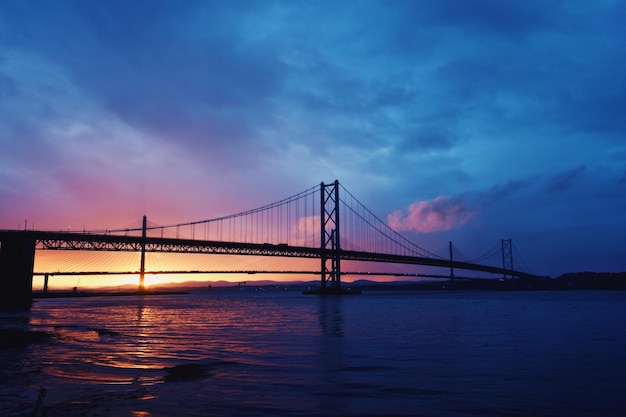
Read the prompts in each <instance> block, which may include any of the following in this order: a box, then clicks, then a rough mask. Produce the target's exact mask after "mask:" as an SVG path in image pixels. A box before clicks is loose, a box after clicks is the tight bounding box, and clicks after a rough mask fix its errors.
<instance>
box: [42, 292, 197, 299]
mask: <svg viewBox="0 0 626 417" xmlns="http://www.w3.org/2000/svg"><path fill="white" fill-rule="evenodd" d="M181 294H189V292H188V291H99V290H96V291H49V292H43V291H37V292H35V291H33V298H35V299H37V298H73V297H128V296H133V295H141V296H150V295H181Z"/></svg>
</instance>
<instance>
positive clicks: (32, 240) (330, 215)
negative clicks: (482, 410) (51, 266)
mask: <svg viewBox="0 0 626 417" xmlns="http://www.w3.org/2000/svg"><path fill="white" fill-rule="evenodd" d="M340 214H341V215H340ZM499 243H500V244H499V245H497V246H496V249H497V251H496V250H495V249H493V250H491V251H490V254H491V256H492V257H493V255H494V254H495V253H496V252H499V253H498V254H501V261H502V265H501V266H494V265H487V264H484V263H479V262H480V260H484V259H485V257H484V256H483V257H481V258H478V260H474V261H472V260H469V261H462V260H456V259H454V257H453V248H452V243H451V242H450V247H449V249H450V251H449V257H442V256H439V255H436V254H434V253H432V252H430V251H428V250H426V249H423V248H421V247H420V246H418V245H416V244H415V243H413V242H411V241H410V240H409V239H407V238H405V237H404V236H402V235H401V234H399V233H398V232H396V231H394V230H393V229H392V228H391V227H390V226H389V225H387V223H386V222H384V221H382V220H380V219H379V218H378V217H377V216H376V215H374V214H373V213H372V212H371V211H370V210H369V209H367V208H366V207H365V206H364V205H363V204H362V203H361V202H360V201H359V200H357V199H356V197H354V196H353V195H352V194H351V193H350V192H349V191H348V190H346V189H345V188H344V187H343V186H341V185H340V184H339V182H338V181H334V182H333V183H331V184H324V183H321V184H320V185H319V186H315V187H312V188H309V189H308V190H305V191H303V192H301V193H298V194H296V195H293V196H291V197H288V198H285V199H282V200H280V201H277V202H274V203H271V204H268V205H264V206H261V207H258V208H256V209H252V210H248V211H243V212H240V213H236V214H232V215H228V216H222V217H218V218H212V219H208V220H202V221H196V222H187V223H179V224H173V225H168V226H162V225H154V224H149V223H148V221H147V219H146V217H145V216H144V217H143V222H142V224H141V226H138V227H134V228H120V229H105V230H92V231H83V232H69V231H67V232H65V231H40V230H2V231H0V285H2V289H3V291H2V296H0V306H3V305H15V304H17V305H22V306H23V305H30V302H31V298H32V281H33V275H44V274H45V275H46V287H47V279H48V276H49V275H80V274H85V275H99V274H107V273H115V274H138V275H139V277H140V278H139V287H138V290H139V292H142V291H144V290H145V287H144V279H145V275H146V274H150V273H165V272H169V273H209V272H211V271H199V270H185V271H146V268H145V263H146V253H150V252H162V253H187V254H220V255H253V256H274V257H288V258H306V259H318V260H319V266H320V267H319V270H316V271H309V272H310V273H317V274H319V275H320V287H319V289H318V290H316V291H315V293H320V294H325V293H345V292H346V290H344V288H343V287H342V285H341V277H342V275H347V274H353V275H356V274H364V275H367V274H369V272H359V271H344V270H342V261H356V262H361V263H362V262H367V263H372V262H374V263H380V264H387V265H389V264H395V265H398V264H400V265H419V266H428V267H438V268H446V269H449V271H450V273H449V274H448V275H443V274H442V275H434V274H419V273H398V272H395V273H391V274H393V275H399V276H403V275H404V276H432V277H448V278H451V279H454V278H455V273H454V271H455V270H466V271H479V272H485V273H491V274H497V275H499V276H500V277H505V278H508V277H518V278H519V277H530V276H533V274H532V273H529V272H525V271H520V270H515V269H514V268H513V247H512V243H511V240H510V239H508V240H501V242H499ZM36 250H73V251H107V252H121V251H126V252H137V253H140V254H141V258H140V265H139V269H138V270H136V271H123V272H106V271H65V272H64V271H56V272H55V271H34V258H35V251H36ZM221 272H227V271H221ZM230 272H240V273H259V272H265V273H305V272H302V271H299V272H298V271H262V270H249V269H248V270H241V271H230ZM384 274H385V273H384V272H382V273H377V274H375V275H384Z"/></svg>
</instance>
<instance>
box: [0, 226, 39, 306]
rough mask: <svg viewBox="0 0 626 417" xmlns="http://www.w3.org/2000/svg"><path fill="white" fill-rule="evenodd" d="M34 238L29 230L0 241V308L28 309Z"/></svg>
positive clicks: (30, 298)
mask: <svg viewBox="0 0 626 417" xmlns="http://www.w3.org/2000/svg"><path fill="white" fill-rule="evenodd" d="M34 266H35V239H34V238H33V237H31V236H30V233H29V232H23V233H15V234H14V235H11V236H6V235H5V236H4V237H3V239H2V242H0V309H2V310H14V309H20V310H21V309H28V308H30V306H31V303H32V297H33V268H34Z"/></svg>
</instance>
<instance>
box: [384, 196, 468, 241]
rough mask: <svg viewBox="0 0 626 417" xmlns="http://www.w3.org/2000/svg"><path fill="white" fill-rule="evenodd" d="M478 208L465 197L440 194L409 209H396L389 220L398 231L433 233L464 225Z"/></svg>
mask: <svg viewBox="0 0 626 417" xmlns="http://www.w3.org/2000/svg"><path fill="white" fill-rule="evenodd" d="M477 213H478V210H477V209H476V208H475V207H473V206H472V205H470V204H468V203H467V202H465V201H463V199H461V198H459V197H451V196H439V197H437V198H435V199H434V200H430V201H416V202H414V203H413V204H411V205H410V206H409V208H408V209H407V210H396V211H394V212H393V213H391V214H389V216H387V222H388V223H389V226H391V228H392V229H394V230H395V231H397V232H401V231H414V232H418V233H433V232H440V231H446V230H450V229H456V228H460V227H462V226H464V225H465V224H466V223H467V222H468V221H469V220H470V219H471V218H472V217H474V216H475V215H476V214H477Z"/></svg>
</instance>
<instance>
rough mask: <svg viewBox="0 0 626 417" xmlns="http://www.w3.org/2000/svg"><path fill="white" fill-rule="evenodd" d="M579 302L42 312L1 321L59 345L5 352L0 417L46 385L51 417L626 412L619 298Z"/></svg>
mask: <svg viewBox="0 0 626 417" xmlns="http://www.w3.org/2000/svg"><path fill="white" fill-rule="evenodd" d="M577 294H578V293H569V292H566V293H541V292H516V293H464V292H450V293H449V292H445V293H442V292H437V293H435V292H432V293H430V292H418V293H392V292H385V293H380V294H364V295H362V296H357V297H353V296H349V297H317V296H314V297H309V296H302V295H301V294H299V293H296V292H291V293H289V292H279V291H276V292H273V293H262V292H258V293H255V292H252V291H250V292H231V293H220V292H218V291H214V292H207V293H204V294H190V295H170V296H163V297H157V296H154V297H152V296H145V297H141V296H129V297H103V298H80V297H76V298H66V299H47V300H42V301H40V302H38V303H35V306H34V307H33V309H32V310H31V311H30V312H28V313H23V314H22V315H21V316H19V317H14V316H10V315H8V316H0V318H1V319H2V320H3V321H2V322H1V323H0V324H1V325H3V326H24V327H28V328H29V329H31V330H37V331H45V332H49V333H51V334H52V335H53V338H52V340H51V341H49V342H46V343H39V344H33V345H30V346H28V347H27V348H25V349H22V350H4V351H2V350H0V357H1V358H2V362H1V363H2V364H3V366H0V377H1V378H0V380H3V381H11V384H6V383H2V384H0V395H2V398H3V399H7V401H6V405H5V404H0V415H7V416H12V415H15V416H17V415H27V414H29V413H31V412H32V405H33V404H34V401H35V400H36V395H37V392H38V390H39V388H40V387H45V389H46V390H47V395H46V397H45V404H44V405H45V407H46V413H47V414H46V415H47V416H48V417H54V416H63V417H72V416H83V415H100V416H149V417H163V416H171V415H177V416H201V415H241V416H245V415H255V416H291V415H312V416H322V415H324V416H360V415H363V414H368V415H378V416H384V415H389V414H393V413H395V414H396V415H406V414H407V413H408V414H409V415H410V413H411V412H413V411H415V410H418V409H425V410H434V411H436V413H434V414H433V415H456V416H464V417H469V416H470V415H475V412H476V410H477V409H480V410H483V411H485V413H486V414H490V415H500V414H499V413H500V412H501V411H504V412H506V413H507V414H508V415H511V416H525V415H537V411H538V410H546V412H547V413H549V414H550V413H551V414H553V415H560V414H559V413H561V414H563V413H564V412H567V414H568V415H580V413H578V414H577V410H582V409H585V410H593V411H594V413H593V414H594V415H603V414H602V407H604V408H607V407H608V409H609V411H611V410H613V411H614V410H616V409H618V408H619V407H621V408H622V409H624V407H626V403H625V402H624V400H623V396H620V394H619V393H620V392H622V391H623V390H622V388H624V384H623V370H624V369H626V359H624V356H623V355H621V354H618V353H616V352H621V351H623V349H622V347H623V346H624V344H625V343H626V336H624V334H623V332H620V331H619V329H618V324H617V323H621V322H623V321H624V320H626V311H625V310H624V309H623V302H624V299H623V294H621V293H619V292H612V293H602V294H600V293H593V294H594V295H596V294H600V295H597V296H596V298H595V299H593V298H583V297H581V296H578V295H577ZM586 297H590V296H589V295H587V296H586ZM564 322H567V323H568V326H563V323H564ZM539 323H540V325H539ZM572 347H575V349H574V348H572ZM585 364H593V366H588V365H585ZM512 375H514V376H515V377H514V378H513V377H512ZM528 381H533V384H532V386H531V385H529V384H528ZM606 381H611V384H610V385H608V386H607V384H606ZM494 386H497V387H498V389H497V390H494V389H493V387H494ZM534 386H539V387H540V389H534V388H533V387H534ZM572 392H575V393H577V395H576V396H571V395H570V393H572ZM583 392H584V393H585V395H582V393H583ZM459 398H462V399H463V400H462V401H461V400H459ZM8 399H10V401H8ZM565 399H567V401H568V403H567V404H571V405H570V406H568V407H567V408H563V407H564V405H563V404H564V403H563V401H564V400H565ZM3 401H4V400H3ZM480 407H483V408H480ZM485 407H486V408H485ZM604 415H611V414H610V413H609V414H606V413H605V414H604Z"/></svg>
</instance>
